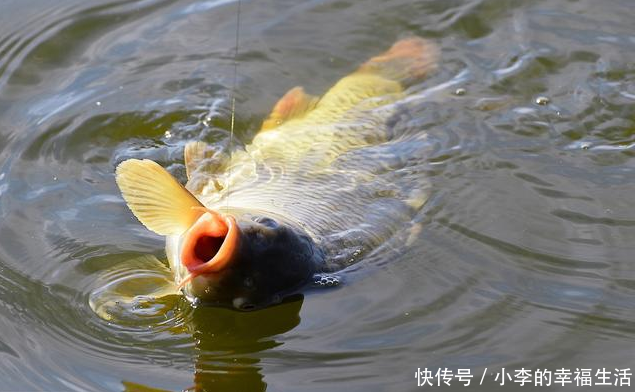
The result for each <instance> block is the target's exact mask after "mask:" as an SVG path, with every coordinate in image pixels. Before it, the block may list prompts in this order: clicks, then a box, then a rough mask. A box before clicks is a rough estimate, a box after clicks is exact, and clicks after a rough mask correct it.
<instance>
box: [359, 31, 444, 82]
mask: <svg viewBox="0 0 639 392" xmlns="http://www.w3.org/2000/svg"><path fill="white" fill-rule="evenodd" d="M438 61H439V48H438V47H437V45H436V44H435V43H434V42H432V41H429V40H426V39H423V38H419V37H411V38H405V39H402V40H400V41H397V42H396V43H395V44H394V45H393V46H392V47H391V48H390V49H388V50H387V51H386V52H384V53H382V54H380V55H379V56H375V57H373V58H371V59H370V60H368V61H367V62H365V63H364V64H362V66H361V67H360V68H359V69H358V70H357V72H363V73H376V74H379V75H381V76H383V77H384V78H386V79H390V80H395V81H398V82H400V83H401V84H402V85H403V86H405V87H406V86H409V85H411V84H414V83H416V82H418V81H420V80H421V79H424V78H425V77H426V76H428V75H429V74H430V73H432V72H434V71H435V70H436V69H437V62H438Z"/></svg>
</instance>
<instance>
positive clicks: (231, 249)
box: [180, 210, 240, 287]
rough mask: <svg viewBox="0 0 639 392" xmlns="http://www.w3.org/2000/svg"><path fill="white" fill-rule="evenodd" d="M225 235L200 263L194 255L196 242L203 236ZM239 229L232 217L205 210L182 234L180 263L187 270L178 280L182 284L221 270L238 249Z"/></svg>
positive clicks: (218, 236)
mask: <svg viewBox="0 0 639 392" xmlns="http://www.w3.org/2000/svg"><path fill="white" fill-rule="evenodd" d="M204 236H208V237H214V238H222V237H223V238H224V239H223V241H222V244H221V245H220V247H219V249H218V250H217V252H216V253H215V255H214V256H213V257H211V258H210V259H209V260H207V261H205V262H202V260H201V259H200V258H199V257H197V255H196V254H195V247H196V243H197V241H198V240H199V239H200V238H202V237H204ZM239 236H240V230H239V227H238V225H237V222H236V220H235V218H234V217H233V216H231V215H222V214H220V213H218V212H215V211H213V210H207V211H206V212H205V213H204V214H202V216H200V218H198V220H197V221H196V222H195V223H194V224H193V225H192V226H191V227H190V228H189V229H188V230H187V231H186V233H184V242H183V244H182V248H181V250H180V262H181V264H182V265H183V266H184V267H185V268H186V269H187V270H188V271H189V274H188V276H187V277H186V278H185V279H184V280H183V281H182V282H181V283H180V287H183V286H184V285H186V284H187V283H188V282H190V281H191V280H193V278H195V277H197V276H198V275H201V274H206V273H215V272H219V271H221V270H223V269H224V268H225V267H226V266H228V265H229V263H230V262H231V261H233V259H234V257H235V254H236V253H237V249H238V241H239Z"/></svg>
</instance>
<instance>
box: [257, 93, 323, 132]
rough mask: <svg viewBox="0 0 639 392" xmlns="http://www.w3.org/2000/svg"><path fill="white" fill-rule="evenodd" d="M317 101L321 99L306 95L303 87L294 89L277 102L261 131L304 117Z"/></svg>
mask: <svg viewBox="0 0 639 392" xmlns="http://www.w3.org/2000/svg"><path fill="white" fill-rule="evenodd" d="M317 101H319V97H316V96H314V95H309V94H306V92H305V91H304V88H303V87H300V86H297V87H293V88H292V89H290V90H288V92H287V93H286V94H284V96H283V97H282V98H280V100H279V101H277V103H276V104H275V107H274V108H273V111H272V112H271V114H270V115H269V116H268V117H267V118H266V120H264V122H263V123H262V128H261V129H260V130H261V131H266V130H269V129H273V128H276V127H278V126H280V125H281V124H282V123H284V122H285V121H288V120H291V119H293V118H299V117H302V116H303V115H304V114H306V113H307V112H309V111H311V110H313V108H315V106H316V105H317Z"/></svg>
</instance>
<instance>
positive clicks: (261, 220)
mask: <svg viewBox="0 0 639 392" xmlns="http://www.w3.org/2000/svg"><path fill="white" fill-rule="evenodd" d="M255 221H256V222H257V223H259V224H261V225H264V226H266V227H269V228H271V229H275V228H277V227H278V226H279V225H278V224H277V222H276V221H274V220H273V219H271V218H267V217H259V218H257V219H256V220H255Z"/></svg>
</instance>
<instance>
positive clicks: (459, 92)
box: [455, 88, 466, 95]
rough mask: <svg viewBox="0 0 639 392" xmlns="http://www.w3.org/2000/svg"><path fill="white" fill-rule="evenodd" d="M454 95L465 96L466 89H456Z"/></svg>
mask: <svg viewBox="0 0 639 392" xmlns="http://www.w3.org/2000/svg"><path fill="white" fill-rule="evenodd" d="M455 95H466V89H465V88H458V89H457V90H455Z"/></svg>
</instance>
